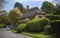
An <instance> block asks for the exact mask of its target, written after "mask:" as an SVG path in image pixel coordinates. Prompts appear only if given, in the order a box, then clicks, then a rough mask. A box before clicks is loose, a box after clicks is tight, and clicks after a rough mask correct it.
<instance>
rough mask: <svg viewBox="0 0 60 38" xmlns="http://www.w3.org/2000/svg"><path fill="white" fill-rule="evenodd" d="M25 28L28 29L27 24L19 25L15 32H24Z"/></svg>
mask: <svg viewBox="0 0 60 38" xmlns="http://www.w3.org/2000/svg"><path fill="white" fill-rule="evenodd" d="M25 28H26V24H19V25H18V26H17V27H16V29H15V30H16V31H17V32H23V31H24V29H25Z"/></svg>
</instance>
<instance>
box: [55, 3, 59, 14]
mask: <svg viewBox="0 0 60 38" xmlns="http://www.w3.org/2000/svg"><path fill="white" fill-rule="evenodd" d="M55 10H56V12H55V14H56V15H60V4H56V6H55Z"/></svg>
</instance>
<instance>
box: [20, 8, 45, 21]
mask: <svg viewBox="0 0 60 38" xmlns="http://www.w3.org/2000/svg"><path fill="white" fill-rule="evenodd" d="M27 9H28V10H27V11H26V12H24V13H23V14H22V16H21V17H20V21H19V22H27V21H29V20H31V19H33V18H44V17H45V12H44V11H42V10H40V9H39V8H38V7H34V8H31V9H29V8H28V7H27Z"/></svg>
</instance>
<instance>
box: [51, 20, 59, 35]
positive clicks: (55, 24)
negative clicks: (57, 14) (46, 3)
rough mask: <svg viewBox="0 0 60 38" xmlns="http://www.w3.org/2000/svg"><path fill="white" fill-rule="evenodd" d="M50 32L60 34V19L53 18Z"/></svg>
mask: <svg viewBox="0 0 60 38" xmlns="http://www.w3.org/2000/svg"><path fill="white" fill-rule="evenodd" d="M51 27H52V33H55V34H60V20H53V21H52V22H51Z"/></svg>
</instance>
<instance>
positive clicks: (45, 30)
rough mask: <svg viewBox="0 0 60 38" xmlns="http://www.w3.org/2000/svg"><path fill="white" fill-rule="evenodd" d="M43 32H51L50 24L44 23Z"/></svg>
mask: <svg viewBox="0 0 60 38" xmlns="http://www.w3.org/2000/svg"><path fill="white" fill-rule="evenodd" d="M44 32H45V33H46V34H51V25H46V26H45V27H44Z"/></svg>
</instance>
